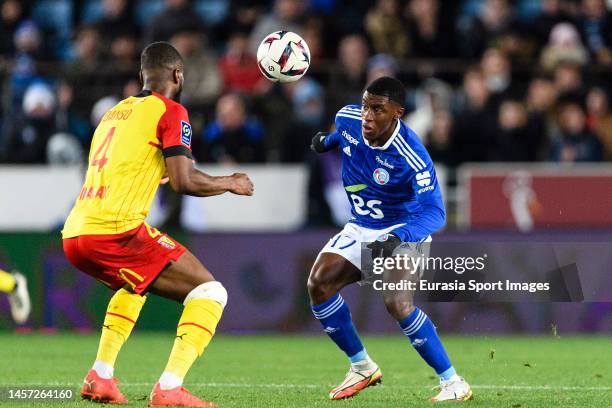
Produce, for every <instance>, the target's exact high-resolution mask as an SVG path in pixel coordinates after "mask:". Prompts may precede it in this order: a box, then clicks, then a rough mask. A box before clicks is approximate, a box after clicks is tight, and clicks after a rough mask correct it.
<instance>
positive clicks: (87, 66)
mask: <svg viewBox="0 0 612 408" xmlns="http://www.w3.org/2000/svg"><path fill="white" fill-rule="evenodd" d="M74 48H75V52H74V54H75V56H74V59H73V60H72V61H70V62H69V63H68V64H67V66H66V67H65V69H64V77H65V79H66V81H67V82H68V83H69V84H70V86H71V87H72V88H73V89H78V90H79V92H77V93H76V94H73V98H74V107H75V109H76V110H77V111H78V112H79V114H81V115H82V116H83V117H86V116H88V115H89V112H91V108H92V106H93V104H94V102H95V101H96V100H98V99H99V98H100V97H102V95H103V92H105V90H103V89H102V88H101V86H100V85H101V84H100V83H99V81H98V75H97V69H98V68H99V64H100V59H99V55H100V34H99V32H98V30H97V29H96V28H95V27H94V26H85V27H82V28H80V29H79V30H78V31H77V33H76V38H75V46H74ZM83 89H87V92H82V90H83Z"/></svg>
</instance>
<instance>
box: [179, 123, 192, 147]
mask: <svg viewBox="0 0 612 408" xmlns="http://www.w3.org/2000/svg"><path fill="white" fill-rule="evenodd" d="M191 133H192V132H191V125H190V124H189V123H188V122H185V121H184V120H181V143H182V144H184V145H185V146H187V147H191Z"/></svg>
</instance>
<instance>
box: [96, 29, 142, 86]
mask: <svg viewBox="0 0 612 408" xmlns="http://www.w3.org/2000/svg"><path fill="white" fill-rule="evenodd" d="M138 58H139V49H138V40H137V38H136V37H135V36H134V34H133V33H131V32H129V31H124V32H119V33H117V35H116V36H115V37H113V39H112V40H111V44H110V56H109V58H105V59H104V60H103V61H102V63H101V66H100V67H99V68H98V69H97V70H96V77H97V81H99V82H100V83H101V86H103V87H104V90H105V91H106V92H107V93H112V94H115V95H121V93H122V90H123V85H124V84H125V83H126V82H128V81H129V80H130V79H135V78H138V70H139V68H140V65H139V60H138Z"/></svg>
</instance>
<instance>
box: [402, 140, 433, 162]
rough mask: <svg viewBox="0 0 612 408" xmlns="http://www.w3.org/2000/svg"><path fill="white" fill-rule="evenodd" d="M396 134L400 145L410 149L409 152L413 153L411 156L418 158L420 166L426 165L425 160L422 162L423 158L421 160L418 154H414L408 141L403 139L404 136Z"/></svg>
mask: <svg viewBox="0 0 612 408" xmlns="http://www.w3.org/2000/svg"><path fill="white" fill-rule="evenodd" d="M398 136H399V137H398V139H399V142H400V144H401V145H403V146H405V147H406V148H407V149H408V150H409V151H410V153H412V154H413V156H414V157H416V159H417V160H418V162H419V163H420V164H421V166H422V167H427V166H426V165H425V162H424V161H423V160H421V158H420V157H419V155H418V154H416V152H415V151H414V150H412V148H411V147H410V145H409V144H408V142H407V141H405V140H404V138H402V137H401V135H398Z"/></svg>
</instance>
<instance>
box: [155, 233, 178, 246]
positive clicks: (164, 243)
mask: <svg viewBox="0 0 612 408" xmlns="http://www.w3.org/2000/svg"><path fill="white" fill-rule="evenodd" d="M157 243H158V244H159V245H161V246H163V247H165V248H168V249H174V248H175V247H176V244H175V243H174V241H172V240H171V239H170V238H168V237H167V236H165V235H162V236H161V237H159V239H158V240H157Z"/></svg>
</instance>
